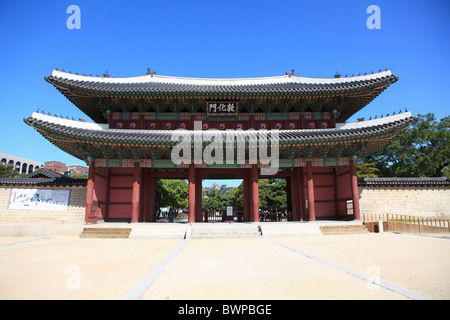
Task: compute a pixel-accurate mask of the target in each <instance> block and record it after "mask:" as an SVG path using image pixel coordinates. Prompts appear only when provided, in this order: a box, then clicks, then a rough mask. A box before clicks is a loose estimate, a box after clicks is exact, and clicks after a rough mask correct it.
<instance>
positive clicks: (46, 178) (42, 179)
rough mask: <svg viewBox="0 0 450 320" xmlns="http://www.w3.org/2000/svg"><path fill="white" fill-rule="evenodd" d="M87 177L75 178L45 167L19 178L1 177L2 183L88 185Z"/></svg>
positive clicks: (0, 182)
mask: <svg viewBox="0 0 450 320" xmlns="http://www.w3.org/2000/svg"><path fill="white" fill-rule="evenodd" d="M86 183H87V180H86V179H74V178H71V177H68V176H65V175H62V174H59V173H56V172H53V171H50V170H48V169H45V168H41V169H38V170H36V171H34V172H32V173H29V174H27V175H24V176H21V177H19V178H0V185H46V186H52V185H54V186H56V185H58V186H60V185H81V186H84V185H86Z"/></svg>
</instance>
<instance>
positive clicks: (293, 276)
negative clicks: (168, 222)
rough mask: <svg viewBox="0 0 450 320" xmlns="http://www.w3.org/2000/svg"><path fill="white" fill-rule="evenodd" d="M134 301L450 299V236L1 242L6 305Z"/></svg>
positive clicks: (0, 283)
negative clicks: (21, 301)
mask: <svg viewBox="0 0 450 320" xmlns="http://www.w3.org/2000/svg"><path fill="white" fill-rule="evenodd" d="M373 282H375V283H378V284H381V286H379V285H376V284H374V283H373ZM124 298H126V299H127V298H128V299H143V300H144V299H151V300H154V299H193V300H199V299H201V300H205V299H237V300H239V299H264V300H276V299H289V300H291V299H294V300H298V299H396V300H398V299H421V298H428V299H450V239H449V238H446V237H437V236H434V237H431V236H419V235H409V234H395V233H387V232H386V233H381V234H375V233H369V234H359V235H333V236H321V235H311V236H298V237H266V238H263V237H261V238H234V239H190V240H184V239H79V238H77V237H75V236H51V237H2V238H0V299H117V300H119V299H124Z"/></svg>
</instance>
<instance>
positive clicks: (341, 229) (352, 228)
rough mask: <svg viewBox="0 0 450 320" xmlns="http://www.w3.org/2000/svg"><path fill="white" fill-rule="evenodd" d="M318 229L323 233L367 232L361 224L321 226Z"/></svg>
mask: <svg viewBox="0 0 450 320" xmlns="http://www.w3.org/2000/svg"><path fill="white" fill-rule="evenodd" d="M320 231H321V232H322V234H323V235H337V234H361V233H369V230H367V227H366V226H363V225H348V226H321V227H320Z"/></svg>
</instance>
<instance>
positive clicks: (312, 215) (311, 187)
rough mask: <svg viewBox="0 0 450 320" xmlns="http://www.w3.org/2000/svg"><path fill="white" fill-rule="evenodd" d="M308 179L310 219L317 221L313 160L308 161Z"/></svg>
mask: <svg viewBox="0 0 450 320" xmlns="http://www.w3.org/2000/svg"><path fill="white" fill-rule="evenodd" d="M306 181H307V182H306V184H307V188H308V208H309V221H316V205H315V203H314V180H313V174H312V163H311V161H308V162H306Z"/></svg>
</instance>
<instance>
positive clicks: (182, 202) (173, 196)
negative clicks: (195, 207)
mask: <svg viewBox="0 0 450 320" xmlns="http://www.w3.org/2000/svg"><path fill="white" fill-rule="evenodd" d="M156 187H157V190H158V192H159V194H160V198H159V199H158V201H159V206H160V207H172V208H174V209H177V210H187V208H188V197H189V186H188V183H187V181H186V180H184V179H158V180H157V183H156Z"/></svg>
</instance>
